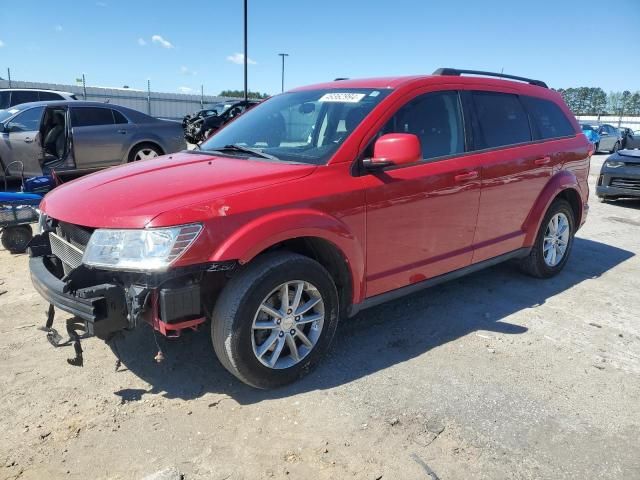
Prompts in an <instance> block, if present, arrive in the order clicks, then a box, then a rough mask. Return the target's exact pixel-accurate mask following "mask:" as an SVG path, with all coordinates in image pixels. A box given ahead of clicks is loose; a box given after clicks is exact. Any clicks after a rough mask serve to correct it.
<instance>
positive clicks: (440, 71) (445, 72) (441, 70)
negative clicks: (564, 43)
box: [433, 68, 549, 88]
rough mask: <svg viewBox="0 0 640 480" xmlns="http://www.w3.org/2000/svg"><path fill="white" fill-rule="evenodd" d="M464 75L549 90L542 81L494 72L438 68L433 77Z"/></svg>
mask: <svg viewBox="0 0 640 480" xmlns="http://www.w3.org/2000/svg"><path fill="white" fill-rule="evenodd" d="M462 74H467V75H483V76H485V77H498V78H507V79H509V80H519V81H521V82H527V83H529V84H531V85H536V86H538V87H543V88H549V87H548V86H547V84H546V83H544V82H543V81H541V80H533V79H531V78H525V77H517V76H515V75H507V74H506V73H494V72H483V71H481V70H461V69H458V68H438V69H437V70H435V71H434V72H433V75H455V76H460V75H462Z"/></svg>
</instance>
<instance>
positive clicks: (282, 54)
mask: <svg viewBox="0 0 640 480" xmlns="http://www.w3.org/2000/svg"><path fill="white" fill-rule="evenodd" d="M278 55H280V56H281V57H282V91H283V92H284V57H288V56H289V54H288V53H279V54H278Z"/></svg>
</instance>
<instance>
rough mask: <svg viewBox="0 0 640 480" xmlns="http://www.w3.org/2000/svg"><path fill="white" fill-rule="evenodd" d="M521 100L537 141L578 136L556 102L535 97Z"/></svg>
mask: <svg viewBox="0 0 640 480" xmlns="http://www.w3.org/2000/svg"><path fill="white" fill-rule="evenodd" d="M521 99H522V101H523V103H524V104H525V106H526V107H527V110H528V111H529V116H530V118H531V121H532V123H533V134H534V138H535V139H536V140H547V139H550V138H562V137H569V136H573V135H575V134H576V132H575V131H574V129H573V125H572V124H571V122H570V121H569V119H568V118H567V116H566V115H565V114H564V112H563V111H562V109H561V108H560V107H559V106H558V105H556V104H555V103H554V102H552V101H550V100H544V99H542V98H534V97H521ZM583 129H584V126H583Z"/></svg>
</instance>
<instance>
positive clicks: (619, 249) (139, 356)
mask: <svg viewBox="0 0 640 480" xmlns="http://www.w3.org/2000/svg"><path fill="white" fill-rule="evenodd" d="M605 158H606V155H598V157H596V158H595V159H594V161H593V162H592V175H591V180H592V182H591V184H592V187H593V183H594V180H595V178H596V175H597V172H598V171H599V169H600V165H601V164H602V162H603V160H604V159H605ZM638 253H640V201H621V202H615V203H608V204H601V203H598V202H597V200H596V199H595V197H594V196H592V201H591V213H590V214H589V219H588V221H587V224H586V226H585V227H584V228H583V229H582V230H581V231H580V232H579V233H578V236H577V239H576V241H575V245H574V250H573V252H572V258H571V259H570V261H569V263H568V265H567V267H566V269H565V270H564V272H563V273H562V274H560V275H559V276H557V277H556V278H554V279H551V280H546V281H542V280H536V279H532V278H529V277H526V276H523V275H522V274H520V273H519V272H518V271H517V270H516V269H514V268H513V266H512V265H500V266H497V267H494V268H491V269H489V270H486V271H483V272H480V273H477V274H474V275H471V276H468V277H466V278H463V279H460V280H456V281H453V282H450V283H447V284H445V285H441V286H438V287H435V288H433V289H430V290H427V291H424V292H423V293H419V294H415V295H412V296H410V297H408V298H404V299H401V300H398V301H395V302H393V303H390V304H387V305H383V306H381V307H377V308H375V309H371V310H368V311H365V312H362V313H361V314H359V315H358V316H357V318H355V319H353V320H352V321H349V322H345V323H344V324H342V325H341V326H340V327H339V328H338V333H337V336H336V341H335V343H334V346H333V349H332V350H331V353H330V355H329V356H328V358H326V359H325V360H324V362H323V363H322V364H321V366H320V367H319V368H318V369H317V370H316V371H315V372H314V373H312V374H311V375H310V376H308V377H306V378H305V379H303V380H302V381H300V382H298V383H296V384H294V385H292V386H290V387H287V388H284V389H279V390H276V391H270V392H264V391H257V390H253V389H251V388H249V387H247V386H245V385H243V384H241V383H239V382H238V381H236V380H235V379H234V378H233V377H232V376H231V375H230V374H228V373H227V372H226V371H225V370H224V369H223V368H222V367H221V366H220V364H219V363H218V361H217V360H216V358H215V356H214V354H213V351H212V349H211V346H210V339H209V332H208V330H207V329H203V330H202V331H201V332H197V333H193V334H189V335H186V336H184V337H183V339H182V340H181V341H177V342H176V341H163V342H162V345H163V349H164V351H165V354H166V357H167V359H166V361H165V362H164V363H162V364H159V365H158V364H155V363H154V360H153V357H154V355H155V353H156V348H155V344H154V339H153V335H152V333H151V331H150V330H149V329H147V328H143V329H139V330H138V331H136V332H134V333H133V334H131V335H129V336H128V337H126V338H125V339H124V340H123V341H122V342H120V347H119V350H120V353H121V356H122V359H123V371H118V372H115V371H114V364H115V357H114V353H113V352H112V350H111V349H110V348H109V347H108V346H107V345H105V344H104V343H102V342H101V341H99V340H96V339H88V340H87V341H85V342H84V349H85V366H84V368H76V367H71V366H69V365H67V363H66V361H65V359H66V358H67V357H70V356H72V349H71V348H68V347H67V348H58V349H54V348H53V347H52V346H51V345H49V343H48V342H47V341H46V339H45V334H44V332H42V331H40V330H38V327H40V326H41V325H42V324H43V322H44V312H45V307H46V305H45V302H44V301H43V300H42V299H41V298H40V297H39V296H38V295H37V294H36V293H35V291H34V290H33V289H32V287H31V284H30V280H29V275H28V268H27V257H26V256H25V255H18V256H12V255H10V254H9V253H8V252H6V251H3V250H2V251H0V292H4V293H2V294H0V366H1V367H2V368H1V369H0V412H2V415H1V416H0V432H1V433H0V478H7V479H8V478H21V479H42V478H48V479H56V478H71V479H73V478H77V479H87V478H91V479H98V478H117V479H121V478H132V479H140V478H144V477H146V476H148V475H151V474H153V473H155V472H158V471H161V470H163V469H165V468H169V467H171V468H172V469H173V470H172V472H173V474H168V475H167V478H168V477H171V478H178V477H179V475H176V472H179V473H180V474H182V475H184V478H186V479H194V478H206V479H214V480H223V479H233V480H235V479H259V478H276V479H279V478H293V479H311V478H313V479H329V478H331V479H342V478H353V479H371V480H375V479H403V480H405V479H427V480H437V479H441V480H445V479H463V478H464V479H472V478H473V479H477V478H487V479H503V478H514V479H526V478H536V479H540V478H548V479H561V478H572V479H575V478H607V479H632V478H635V479H637V478H640V400H639V399H640V320H639V317H638V312H639V311H640V295H639V294H638V292H639V291H640V276H639V274H638V272H640V256H639V255H638ZM59 318H60V319H62V318H66V317H65V316H64V315H60V316H59ZM58 325H59V326H60V325H62V323H61V322H59V323H58ZM60 330H61V331H64V328H63V327H61V328H60Z"/></svg>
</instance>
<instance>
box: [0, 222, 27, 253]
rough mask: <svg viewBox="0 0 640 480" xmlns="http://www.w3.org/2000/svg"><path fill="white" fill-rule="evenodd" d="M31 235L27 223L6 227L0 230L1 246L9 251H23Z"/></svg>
mask: <svg viewBox="0 0 640 480" xmlns="http://www.w3.org/2000/svg"><path fill="white" fill-rule="evenodd" d="M32 237H33V232H32V231H31V227H30V226H29V225H18V226H16V227H7V228H5V229H3V230H2V246H3V247H4V248H5V249H7V250H8V251H9V252H11V253H24V252H25V251H26V250H27V245H29V242H30V241H31V238H32Z"/></svg>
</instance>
